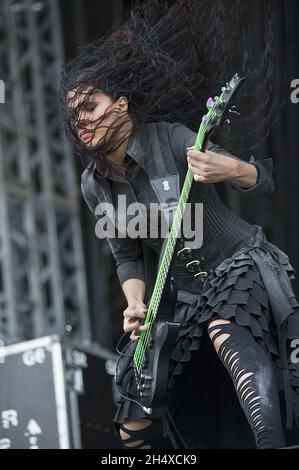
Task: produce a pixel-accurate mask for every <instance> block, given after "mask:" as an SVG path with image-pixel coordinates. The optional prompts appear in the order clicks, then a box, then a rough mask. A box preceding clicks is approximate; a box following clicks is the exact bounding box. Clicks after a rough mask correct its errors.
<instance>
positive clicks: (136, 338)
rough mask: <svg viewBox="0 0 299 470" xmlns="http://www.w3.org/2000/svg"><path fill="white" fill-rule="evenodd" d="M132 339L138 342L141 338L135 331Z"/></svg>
mask: <svg viewBox="0 0 299 470" xmlns="http://www.w3.org/2000/svg"><path fill="white" fill-rule="evenodd" d="M130 339H131V340H132V341H137V340H138V339H139V336H138V335H136V332H135V331H133V333H132V334H131V336H130Z"/></svg>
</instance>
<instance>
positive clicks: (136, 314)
mask: <svg viewBox="0 0 299 470" xmlns="http://www.w3.org/2000/svg"><path fill="white" fill-rule="evenodd" d="M124 317H125V318H128V319H129V318H142V319H144V318H145V317H146V315H145V313H141V312H140V313H139V312H126V311H124Z"/></svg>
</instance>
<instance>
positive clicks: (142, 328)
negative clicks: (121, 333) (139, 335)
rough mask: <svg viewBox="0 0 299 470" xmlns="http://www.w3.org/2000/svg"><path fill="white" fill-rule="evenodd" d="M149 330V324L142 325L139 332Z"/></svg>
mask: <svg viewBox="0 0 299 470" xmlns="http://www.w3.org/2000/svg"><path fill="white" fill-rule="evenodd" d="M148 329H149V324H148V323H147V324H146V325H140V327H139V331H146V330H148Z"/></svg>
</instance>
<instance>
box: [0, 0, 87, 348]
mask: <svg viewBox="0 0 299 470" xmlns="http://www.w3.org/2000/svg"><path fill="white" fill-rule="evenodd" d="M62 64H63V47H62V38H61V27H60V16H59V10H58V5H57V1H56V0H43V1H32V0H19V1H16V0H1V2H0V79H1V80H3V81H4V83H5V103H4V104H0V336H1V337H2V339H4V341H5V342H6V343H11V342H15V341H19V340H24V339H29V338H34V337H39V336H42V335H47V334H52V333H58V334H60V335H63V336H65V335H67V336H70V337H72V338H76V339H80V340H84V341H86V342H89V340H90V326H89V309H88V302H87V292H86V280H85V268H84V258H83V250H82V238H81V227H80V218H79V201H78V187H79V185H78V181H77V179H76V175H75V168H74V157H73V155H72V152H71V150H70V148H69V147H68V145H67V143H66V142H65V140H64V136H63V132H62V128H61V123H60V119H59V102H58V82H59V76H60V72H61V66H62Z"/></svg>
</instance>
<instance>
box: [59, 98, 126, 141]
mask: <svg viewBox="0 0 299 470" xmlns="http://www.w3.org/2000/svg"><path fill="white" fill-rule="evenodd" d="M88 91H89V90H87V91H86V93H88ZM86 93H84V94H83V93H81V94H79V93H78V92H77V96H76V89H74V90H72V91H70V92H69V93H68V101H69V106H70V107H71V108H72V109H76V108H78V116H77V121H76V132H77V134H78V137H79V139H81V141H82V142H83V143H84V144H85V145H86V146H87V147H89V148H94V147H96V146H97V145H98V144H99V142H100V141H101V140H102V139H103V138H104V137H106V138H109V133H111V132H112V131H113V129H111V127H113V124H114V123H115V122H116V120H117V119H118V116H119V113H120V111H126V110H127V101H126V98H124V97H121V98H119V99H118V100H117V101H115V102H113V100H112V98H111V97H110V96H108V95H106V94H105V93H104V92H102V91H98V92H96V93H93V94H91V95H90V96H88V98H87V99H86ZM84 99H85V100H84ZM84 101H85V102H84ZM105 113H108V116H106V117H105V118H104V119H103V120H101V118H102V116H103V115H104V114H105Z"/></svg>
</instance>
